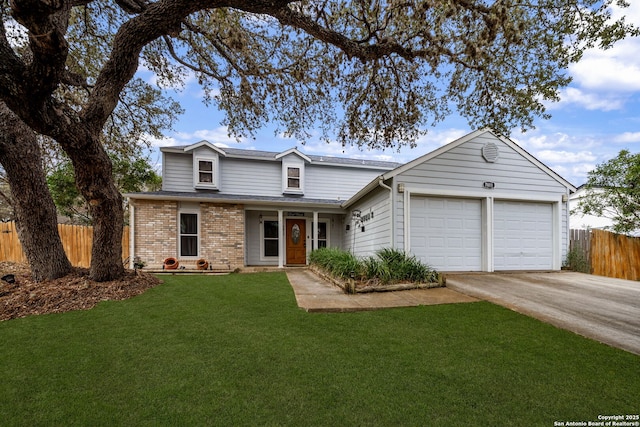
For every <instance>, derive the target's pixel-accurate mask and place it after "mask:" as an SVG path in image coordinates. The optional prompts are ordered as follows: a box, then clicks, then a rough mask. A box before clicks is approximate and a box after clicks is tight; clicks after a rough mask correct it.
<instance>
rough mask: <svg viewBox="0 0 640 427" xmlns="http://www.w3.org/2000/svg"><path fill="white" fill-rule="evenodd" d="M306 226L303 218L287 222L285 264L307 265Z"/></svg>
mask: <svg viewBox="0 0 640 427" xmlns="http://www.w3.org/2000/svg"><path fill="white" fill-rule="evenodd" d="M306 224H307V220H306V219H304V218H300V219H288V220H287V236H286V238H287V245H286V250H287V252H286V253H287V264H306V263H307V232H306V227H305V226H306Z"/></svg>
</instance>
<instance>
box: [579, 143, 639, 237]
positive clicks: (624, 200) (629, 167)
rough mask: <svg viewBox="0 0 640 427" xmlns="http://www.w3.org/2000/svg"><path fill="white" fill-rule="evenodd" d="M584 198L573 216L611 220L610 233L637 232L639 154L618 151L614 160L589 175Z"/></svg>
mask: <svg viewBox="0 0 640 427" xmlns="http://www.w3.org/2000/svg"><path fill="white" fill-rule="evenodd" d="M585 189H586V195H585V196H584V197H583V198H582V199H581V200H580V202H579V203H578V206H577V207H576V208H575V209H574V212H575V213H582V214H584V215H595V216H600V217H605V218H610V219H612V220H613V231H615V232H616V233H623V234H630V233H633V232H634V231H638V230H640V153H637V154H631V153H630V152H629V151H628V150H622V151H620V153H619V154H618V156H617V157H615V158H613V159H611V160H608V161H606V162H604V163H602V164H600V165H598V166H597V167H596V168H595V169H594V170H592V171H591V172H589V177H588V179H587V183H586V184H585Z"/></svg>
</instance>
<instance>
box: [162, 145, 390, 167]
mask: <svg viewBox="0 0 640 427" xmlns="http://www.w3.org/2000/svg"><path fill="white" fill-rule="evenodd" d="M189 146H190V145H175V146H171V147H166V148H168V149H175V150H184V149H185V148H187V147H189ZM220 149H221V150H223V151H224V152H225V153H226V154H227V156H229V157H237V158H250V159H263V160H274V161H275V160H276V156H277V155H278V154H280V153H278V152H275V151H262V150H246V149H242V148H229V147H224V148H222V147H220ZM304 154H305V155H306V156H307V157H309V158H310V159H311V161H312V162H313V163H314V164H331V165H344V166H367V167H374V168H380V169H389V170H391V169H395V168H397V167H398V166H401V165H402V163H397V162H387V161H382V160H368V159H354V158H348V157H334V156H317V155H312V154H306V153H304Z"/></svg>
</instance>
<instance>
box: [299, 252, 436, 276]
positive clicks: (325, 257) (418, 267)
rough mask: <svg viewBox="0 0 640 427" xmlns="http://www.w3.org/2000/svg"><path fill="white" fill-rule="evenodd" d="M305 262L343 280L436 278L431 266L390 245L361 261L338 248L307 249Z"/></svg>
mask: <svg viewBox="0 0 640 427" xmlns="http://www.w3.org/2000/svg"><path fill="white" fill-rule="evenodd" d="M309 262H310V263H311V264H314V265H316V266H318V267H320V268H322V269H323V270H325V271H327V272H329V273H330V274H332V275H334V276H336V277H340V278H343V279H349V278H355V279H364V280H377V281H380V282H381V283H383V284H388V283H393V282H406V281H409V282H418V283H434V282H437V281H438V273H437V272H436V271H435V270H434V269H432V268H430V267H429V266H427V265H425V264H423V263H422V262H420V261H419V260H418V259H417V258H416V257H414V256H412V255H408V254H406V253H405V252H404V251H399V250H397V249H391V248H386V249H381V250H380V251H378V252H377V253H376V256H375V257H368V258H364V259H362V260H359V259H358V258H356V257H355V256H354V255H353V254H352V253H351V252H347V251H344V250H342V249H337V248H320V249H317V250H315V251H313V252H311V255H310V257H309Z"/></svg>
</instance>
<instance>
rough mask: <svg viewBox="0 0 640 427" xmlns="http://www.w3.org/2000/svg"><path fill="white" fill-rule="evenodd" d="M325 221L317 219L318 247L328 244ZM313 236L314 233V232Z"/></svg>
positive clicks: (324, 246)
mask: <svg viewBox="0 0 640 427" xmlns="http://www.w3.org/2000/svg"><path fill="white" fill-rule="evenodd" d="M327 229H328V227H327V223H326V222H324V221H323V222H320V221H318V249H319V248H326V247H328V246H329V237H328V236H327ZM314 236H315V234H314Z"/></svg>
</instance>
